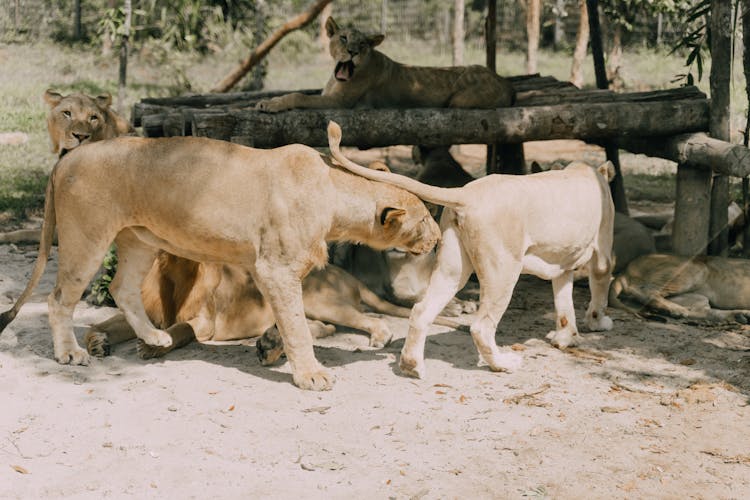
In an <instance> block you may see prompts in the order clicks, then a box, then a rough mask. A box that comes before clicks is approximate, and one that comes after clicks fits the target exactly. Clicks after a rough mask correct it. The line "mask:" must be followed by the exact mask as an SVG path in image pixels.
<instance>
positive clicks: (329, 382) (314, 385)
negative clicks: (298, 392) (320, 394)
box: [293, 366, 335, 391]
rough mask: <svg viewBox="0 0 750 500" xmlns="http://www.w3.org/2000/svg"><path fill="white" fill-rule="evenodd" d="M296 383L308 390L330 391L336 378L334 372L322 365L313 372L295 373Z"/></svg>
mask: <svg viewBox="0 0 750 500" xmlns="http://www.w3.org/2000/svg"><path fill="white" fill-rule="evenodd" d="M293 378H294V385H296V386H297V387H299V388H300V389H304V390H306V391H330V390H331V388H333V383H334V381H335V378H334V376H333V374H332V373H331V372H330V371H329V370H327V369H325V368H323V367H322V366H320V367H319V368H318V369H317V370H314V371H312V372H303V373H295V374H294V375H293Z"/></svg>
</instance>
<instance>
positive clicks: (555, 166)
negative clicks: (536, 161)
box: [549, 161, 565, 170]
mask: <svg viewBox="0 0 750 500" xmlns="http://www.w3.org/2000/svg"><path fill="white" fill-rule="evenodd" d="M549 169H550V170H565V165H563V164H562V163H560V162H559V161H556V162H555V163H553V164H552V166H550V167H549Z"/></svg>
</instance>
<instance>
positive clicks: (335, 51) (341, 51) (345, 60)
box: [326, 17, 385, 82]
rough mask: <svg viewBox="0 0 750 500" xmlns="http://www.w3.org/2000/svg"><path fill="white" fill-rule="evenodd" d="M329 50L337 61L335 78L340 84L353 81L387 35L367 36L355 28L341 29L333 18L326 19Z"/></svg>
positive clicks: (334, 71) (334, 72)
mask: <svg viewBox="0 0 750 500" xmlns="http://www.w3.org/2000/svg"><path fill="white" fill-rule="evenodd" d="M326 33H327V34H328V38H330V40H331V41H330V42H329V44H328V50H329V51H330V53H331V57H333V60H334V61H336V68H334V70H333V76H334V77H335V78H336V80H338V81H340V82H347V81H349V80H351V79H352V78H353V77H354V75H355V74H356V72H357V68H359V67H365V66H366V65H367V59H368V58H369V57H370V54H372V51H373V48H374V47H376V46H378V45H380V43H381V42H382V41H383V39H385V35H383V34H377V35H365V34H364V33H362V32H361V31H358V30H356V29H354V28H339V26H338V25H337V24H336V21H334V20H333V18H332V17H329V18H328V19H326Z"/></svg>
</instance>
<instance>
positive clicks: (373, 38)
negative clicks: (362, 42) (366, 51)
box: [367, 33, 385, 47]
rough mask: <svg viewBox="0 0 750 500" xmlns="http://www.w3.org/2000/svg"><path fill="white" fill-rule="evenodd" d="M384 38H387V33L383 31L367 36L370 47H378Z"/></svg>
mask: <svg viewBox="0 0 750 500" xmlns="http://www.w3.org/2000/svg"><path fill="white" fill-rule="evenodd" d="M383 40H385V35H384V34H382V33H378V34H377V35H370V36H368V37H367V43H369V44H370V47H377V46H378V45H380V44H381V43H383Z"/></svg>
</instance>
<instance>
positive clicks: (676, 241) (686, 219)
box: [672, 163, 711, 257]
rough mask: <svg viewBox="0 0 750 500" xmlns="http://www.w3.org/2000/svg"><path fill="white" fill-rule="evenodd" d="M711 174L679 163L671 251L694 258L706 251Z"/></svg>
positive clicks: (708, 171)
mask: <svg viewBox="0 0 750 500" xmlns="http://www.w3.org/2000/svg"><path fill="white" fill-rule="evenodd" d="M710 192H711V171H710V170H702V169H699V168H695V167H691V166H689V165H687V164H684V163H681V164H679V165H678V166H677V190H676V193H675V206H674V228H673V229H672V250H673V251H674V253H676V254H678V255H686V256H688V257H694V256H696V255H701V254H703V253H704V252H705V251H706V245H707V244H708V217H706V214H707V213H708V208H709V206H710V202H711V200H710V197H709V194H710Z"/></svg>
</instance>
